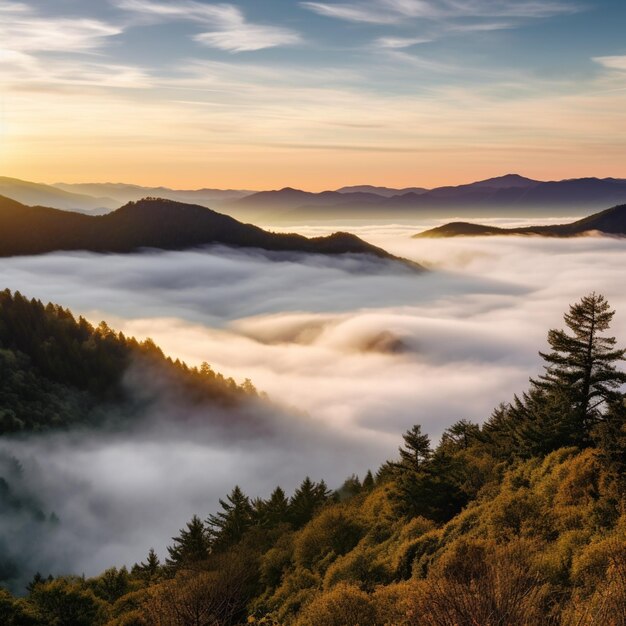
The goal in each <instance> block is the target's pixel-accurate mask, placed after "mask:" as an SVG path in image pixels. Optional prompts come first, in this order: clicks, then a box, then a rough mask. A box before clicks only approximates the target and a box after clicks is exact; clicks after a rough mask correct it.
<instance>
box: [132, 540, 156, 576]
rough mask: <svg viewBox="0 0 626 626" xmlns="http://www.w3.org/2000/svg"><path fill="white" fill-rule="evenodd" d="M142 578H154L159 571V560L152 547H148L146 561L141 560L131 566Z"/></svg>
mask: <svg viewBox="0 0 626 626" xmlns="http://www.w3.org/2000/svg"><path fill="white" fill-rule="evenodd" d="M133 571H134V572H137V573H138V574H139V575H140V576H141V577H142V578H145V579H147V580H155V579H156V578H157V577H158V575H159V573H160V571H161V561H160V560H159V557H158V556H157V553H156V552H155V550H154V548H150V550H149V552H148V557H147V558H146V561H145V563H144V561H141V563H139V565H137V566H136V568H133Z"/></svg>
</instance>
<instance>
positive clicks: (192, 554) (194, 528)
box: [166, 515, 211, 568]
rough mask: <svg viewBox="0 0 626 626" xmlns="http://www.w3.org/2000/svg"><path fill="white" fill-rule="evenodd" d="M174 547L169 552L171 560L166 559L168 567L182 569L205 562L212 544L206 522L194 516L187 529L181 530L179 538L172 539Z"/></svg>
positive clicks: (170, 547) (169, 548)
mask: <svg viewBox="0 0 626 626" xmlns="http://www.w3.org/2000/svg"><path fill="white" fill-rule="evenodd" d="M172 540H173V541H174V545H173V546H169V547H168V548H167V551H168V553H169V558H167V559H166V564H167V565H168V567H173V568H177V567H181V566H185V565H189V564H193V563H198V562H200V561H204V560H206V559H207V558H208V556H209V550H210V547H211V542H210V539H209V534H208V531H207V528H206V526H205V525H204V522H203V521H202V520H201V519H200V518H199V517H198V516H197V515H194V516H193V517H192V518H191V521H190V522H188V523H187V528H183V529H181V530H180V535H179V536H178V537H172Z"/></svg>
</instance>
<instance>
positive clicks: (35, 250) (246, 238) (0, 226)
mask: <svg viewBox="0 0 626 626" xmlns="http://www.w3.org/2000/svg"><path fill="white" fill-rule="evenodd" d="M208 244H223V245H226V246H232V247H243V248H261V249H263V250H268V251H289V252H305V253H317V254H333V255H335V254H347V253H351V254H367V255H371V256H374V257H377V258H379V259H388V260H395V261H400V262H402V263H404V264H405V265H409V266H411V267H412V268H414V269H421V268H419V266H418V265H417V264H412V263H410V262H409V261H405V260H403V259H399V258H397V257H394V256H393V255H391V254H389V253H388V252H386V251H385V250H383V249H382V248H377V247H376V246H373V245H371V244H369V243H367V242H365V241H363V240H362V239H360V238H359V237H357V236H356V235H352V234H350V233H341V232H340V233H335V234H333V235H329V236H327V237H314V238H307V237H303V236H302V235H297V234H280V233H271V232H268V231H265V230H263V229H261V228H258V227H257V226H253V225H252V224H243V223H241V222H239V221H237V220H235V219H234V218H232V217H229V216H228V215H222V214H221V213H216V212H215V211H212V210H211V209H208V208H206V207H203V206H199V205H193V204H183V203H180V202H174V201H172V200H164V199H145V200H140V201H139V202H131V203H128V204H126V205H125V206H123V207H122V208H120V209H117V210H116V211H113V212H111V213H108V214H106V215H101V216H91V215H83V214H80V213H74V212H70V211H61V210H58V209H53V208H48V207H42V206H26V205H23V204H21V203H19V202H16V201H14V200H10V199H8V198H3V197H0V256H4V257H6V256H17V255H31V254H43V253H47V252H54V251H60V250H87V251H91V252H118V253H125V252H132V251H135V250H139V249H141V248H158V249H163V250H183V249H188V248H193V247H198V246H204V245H208Z"/></svg>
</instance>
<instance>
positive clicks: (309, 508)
mask: <svg viewBox="0 0 626 626" xmlns="http://www.w3.org/2000/svg"><path fill="white" fill-rule="evenodd" d="M330 496H331V492H330V491H329V490H328V487H327V486H326V483H325V482H324V481H323V480H322V481H321V482H319V483H315V482H313V481H312V480H311V479H310V478H309V477H308V476H307V477H306V478H305V479H304V480H303V481H302V484H301V485H300V486H299V487H298V488H297V489H296V491H295V492H294V494H293V496H292V497H291V500H290V501H289V519H290V521H291V523H292V524H293V526H294V527H295V528H300V527H302V526H304V525H305V524H306V523H307V522H308V521H309V520H310V519H311V518H312V517H313V514H314V513H315V511H316V510H317V509H319V508H320V507H321V506H322V505H323V504H324V503H325V502H326V501H328V499H329V498H330Z"/></svg>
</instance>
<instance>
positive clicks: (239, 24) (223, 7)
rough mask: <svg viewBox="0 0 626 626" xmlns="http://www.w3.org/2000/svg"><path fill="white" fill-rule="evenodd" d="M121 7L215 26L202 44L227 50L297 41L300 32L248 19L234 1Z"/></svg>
mask: <svg viewBox="0 0 626 626" xmlns="http://www.w3.org/2000/svg"><path fill="white" fill-rule="evenodd" d="M116 4H117V6H118V7H119V8H121V9H124V10H127V11H132V12H134V13H137V14H139V15H142V16H144V17H146V18H148V19H157V20H184V21H192V22H198V23H200V24H203V25H207V26H209V27H210V28H211V29H212V30H210V31H206V32H202V33H199V34H197V35H195V36H194V40H195V41H197V42H198V43H200V44H203V45H206V46H210V47H212V48H218V49H220V50H226V51H228V52H248V51H254V50H263V49H265V48H274V47H277V46H286V45H293V44H297V43H299V42H300V41H301V37H300V34H299V33H297V32H296V31H293V30H291V29H288V28H284V27H281V26H274V25H266V24H254V23H251V22H248V21H247V20H246V17H245V15H244V13H243V12H242V11H241V9H240V8H239V7H237V6H235V5H232V4H202V3H200V2H194V1H193V0H190V1H187V2H173V3H167V4H165V3H161V2H153V1H152V0H118V2H117V3H116Z"/></svg>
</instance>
